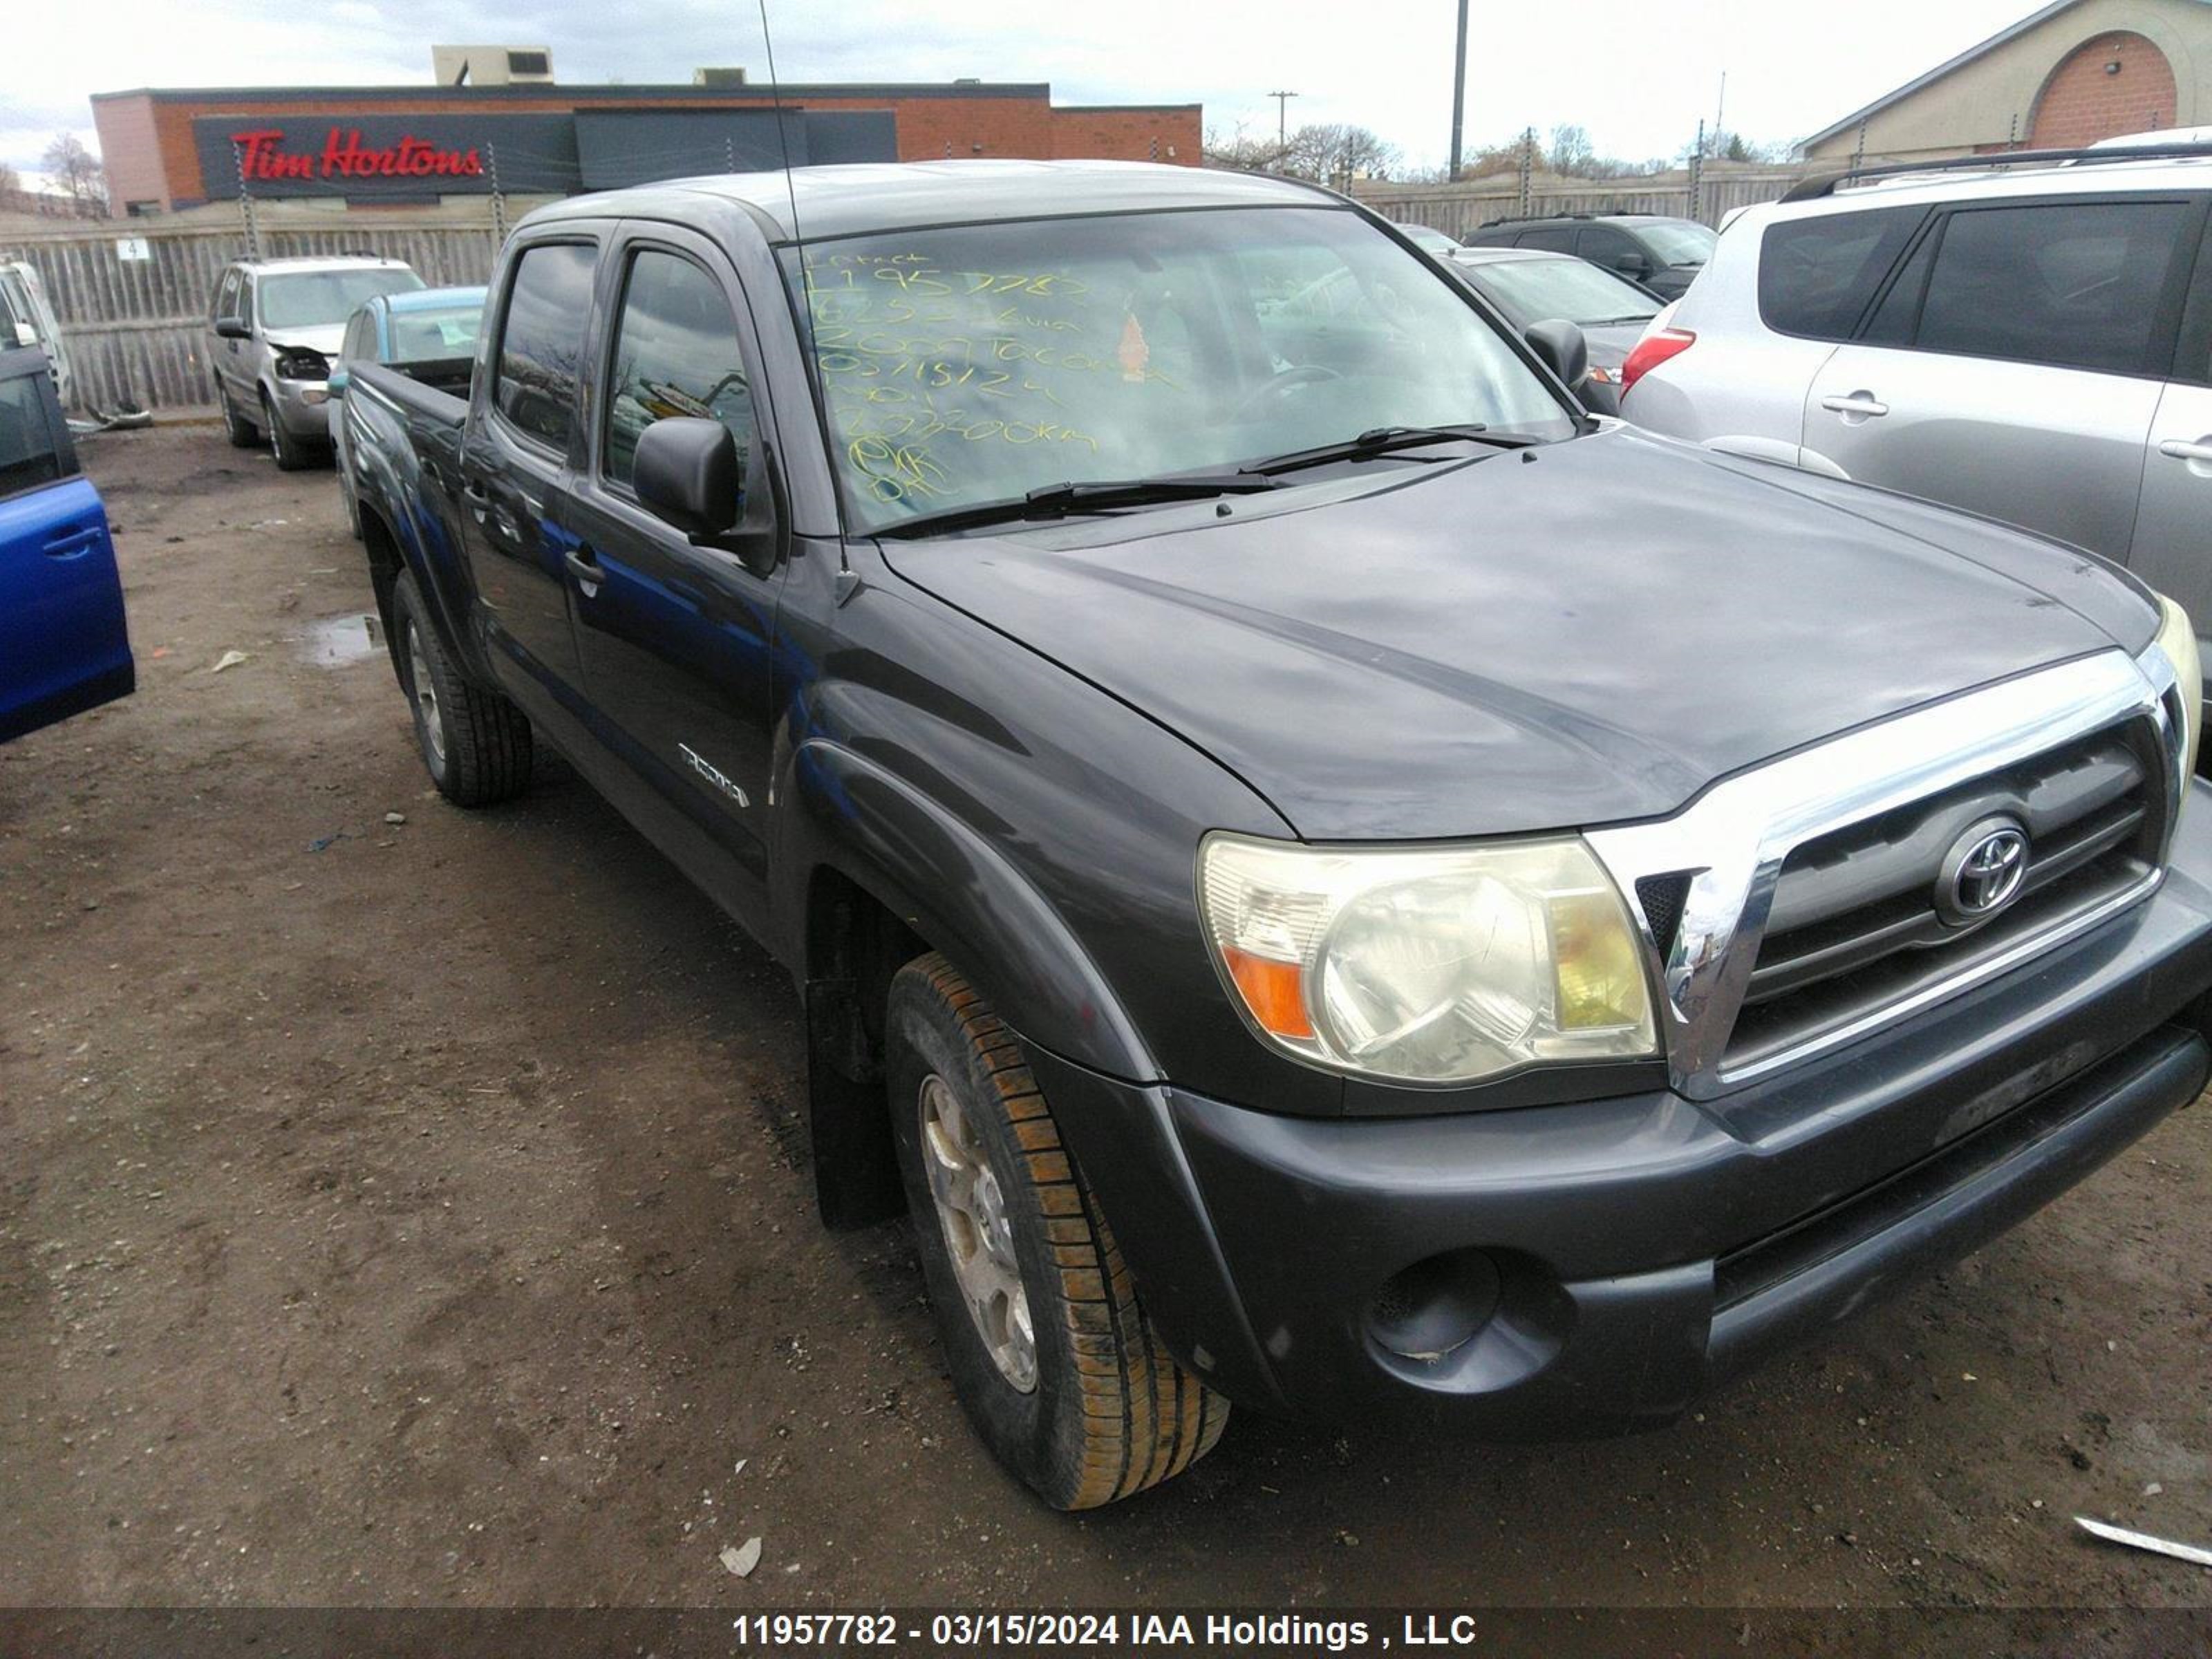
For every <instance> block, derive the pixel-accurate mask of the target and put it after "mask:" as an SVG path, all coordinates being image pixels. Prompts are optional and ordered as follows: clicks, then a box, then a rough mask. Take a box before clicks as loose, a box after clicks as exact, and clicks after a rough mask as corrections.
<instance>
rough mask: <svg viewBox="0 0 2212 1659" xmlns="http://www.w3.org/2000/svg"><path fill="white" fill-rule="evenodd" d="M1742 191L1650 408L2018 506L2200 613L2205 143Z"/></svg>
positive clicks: (1693, 431) (1659, 347)
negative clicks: (2172, 151)
mask: <svg viewBox="0 0 2212 1659" xmlns="http://www.w3.org/2000/svg"><path fill="white" fill-rule="evenodd" d="M2005 160H2006V162H2007V164H2008V165H2006V166H2005V167H2002V170H1995V171H1993V170H1991V166H1990V163H1989V162H1988V161H1985V160H1978V159H1977V160H1970V161H1967V163H1966V165H1965V166H1964V167H1957V166H1954V165H1950V164H1946V165H1944V166H1941V167H1932V168H1923V169H1919V170H1917V171H1915V172H1912V173H1895V174H1887V175H1877V176H1876V177H1875V178H1873V179H1868V180H1866V181H1865V182H1863V183H1858V184H1856V185H1851V184H1844V185H1843V186H1842V187H1838V186H1837V181H1834V180H1818V181H1814V183H1813V184H1812V185H1810V186H1809V188H1808V190H1807V191H1806V192H1805V193H1804V194H1802V196H1801V197H1799V198H1798V199H1796V200H1785V201H1784V202H1782V203H1779V204H1767V205H1764V206H1760V207H1755V208H1752V209H1748V210H1746V211H1745V212H1744V213H1743V214H1742V215H1741V216H1740V217H1738V218H1737V219H1736V220H1735V222H1732V223H1731V224H1730V225H1729V229H1728V233H1727V234H1726V235H1724V236H1723V238H1722V239H1721V245H1720V249H1719V252H1717V254H1716V255H1715V257H1714V260H1713V263H1712V264H1711V266H1710V267H1708V269H1707V270H1706V272H1705V276H1702V277H1701V278H1699V283H1698V285H1697V287H1696V288H1695V289H1692V291H1691V292H1690V294H1689V295H1688V296H1687V297H1686V298H1685V299H1684V300H1683V301H1681V302H1680V304H1679V305H1678V306H1676V307H1674V309H1673V311H1672V313H1670V314H1669V315H1668V316H1666V317H1662V318H1661V319H1656V321H1655V323H1654V325H1653V326H1652V328H1651V330H1650V332H1649V333H1648V334H1647V336H1646V337H1645V339H1644V341H1643V343H1641V344H1639V345H1638V348H1637V349H1636V351H1635V353H1634V354H1633V355H1632V356H1631V358H1630V360H1629V363H1628V366H1627V371H1626V372H1627V376H1628V383H1629V386H1630V388H1631V389H1630V391H1629V392H1628V394H1627V398H1626V404H1625V408H1626V413H1627V414H1628V415H1629V416H1631V417H1632V419H1634V420H1635V421H1636V422H1637V423H1638V424H1639V425H1641V426H1645V427H1649V428H1651V429H1653V430H1654V431H1658V432H1665V433H1670V434H1672V435H1674V436H1676V437H1680V438H1690V439H1695V440H1697V441H1700V442H1702V443H1705V444H1708V445H1710V446H1711V447H1715V448H1719V449H1725V450H1729V451H1733V452H1735V453H1743V454H1752V455H1759V456H1762V457H1765V458H1768V459H1778V460H1783V461H1787V462H1789V463H1790V464H1792V465H1798V466H1802V467H1805V468H1808V469H1809V470H1812V471H1818V472H1821V473H1824V474H1826V475H1827V476H1829V477H1848V478H1853V479H1857V480H1858V481H1859V482H1861V483H1870V484H1879V485H1881V486H1882V487H1884V488H1886V489H1897V490H1902V491H1905V493H1907V494H1910V495H1920V496H1925V497H1927V498H1928V499H1929V500H1931V501H1942V502H1945V503H1947V504H1948V505H1951V506H1954V507H1966V508H1968V509H1970V510H1971V511H1973V512H1976V513H1987V514H1988V515H1990V517H1992V518H1996V519H2002V520H2007V521H2008V522H2010V523H2014V524H2018V525H2023V526H2027V528H2029V529H2032V530H2035V531H2039V532H2041V533H2043V534H2044V535H2046V536H2051V537H2056V538H2058V539H2060V540H2062V541H2065V542H2069V543H2071V544H2074V545H2075V546H2077V547H2083V548H2087V549H2088V550H2090V551H2091V552H2093V553H2101V554H2103V555H2104V556H2106V557H2107V558H2110V559H2113V560H2116V561H2118V562H2120V563H2122V564H2124V565H2126V566H2128V567H2129V568H2130V569H2132V570H2133V571H2134V572H2135V573H2136V574H2137V575H2139V576H2141V577H2142V579H2143V580H2145V581H2146V582H2148V583H2149V584H2150V585H2151V586H2153V587H2155V588H2157V589H2158V590H2160V592H2165V593H2168V594H2171V595H2172V597H2173V598H2175V599H2178V600H2179V601H2180V602H2181V603H2182V605H2184V606H2185V607H2188V608H2190V609H2191V611H2192V613H2193V614H2196V615H2199V616H2203V615H2212V536H2208V533H2207V526H2212V244H2208V242H2207V240H2206V238H2207V234H2208V231H2207V218H2208V215H2212V152H2206V153H2205V154H2204V155H2203V157H2202V158H2201V159H2175V158H2172V157H2144V156H2142V155H2139V154H2138V153H2137V152H2134V151H2130V150H2128V149H2114V150H2112V152H2110V154H2109V155H2107V156H2105V157H2103V158H2101V159H2098V160H2094V161H2091V160H2088V159H2086V153H2072V154H2069V155H2064V156H2062V157H2060V158H2058V159H2057V160H2055V161H2050V162H2045V163H2039V161H2037V159H2036V158H2034V157H2027V159H2025V160H2023V159H2022V157H2021V156H2020V155H2011V156H2008V157H2006V158H2005Z"/></svg>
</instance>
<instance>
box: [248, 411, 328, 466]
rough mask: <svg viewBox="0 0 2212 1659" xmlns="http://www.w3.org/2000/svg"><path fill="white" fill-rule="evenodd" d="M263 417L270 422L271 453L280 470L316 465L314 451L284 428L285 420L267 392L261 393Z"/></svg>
mask: <svg viewBox="0 0 2212 1659" xmlns="http://www.w3.org/2000/svg"><path fill="white" fill-rule="evenodd" d="M261 418H262V419H263V420H264V421H266V422H268V423H269V453H270V454H271V455H274V456H275V457H276V470H277V471H279V472H300V471H305V470H306V469H307V468H308V467H310V466H312V465H314V461H315V457H314V454H313V452H312V451H311V450H309V449H308V447H307V445H306V444H305V443H303V442H301V441H300V440H299V439H297V438H295V437H294V436H293V435H291V434H290V433H289V432H287V431H286V430H285V429H284V422H282V421H280V420H278V419H277V418H276V404H273V403H271V402H270V400H269V394H268V393H267V392H263V393H262V394H261Z"/></svg>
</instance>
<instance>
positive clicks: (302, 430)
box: [270, 380, 331, 443]
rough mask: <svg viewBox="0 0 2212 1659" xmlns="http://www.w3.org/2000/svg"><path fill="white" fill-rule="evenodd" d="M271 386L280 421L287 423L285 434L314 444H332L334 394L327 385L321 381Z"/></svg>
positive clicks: (293, 382) (280, 383)
mask: <svg viewBox="0 0 2212 1659" xmlns="http://www.w3.org/2000/svg"><path fill="white" fill-rule="evenodd" d="M270 388H271V390H270V401H271V402H273V403H274V404H276V418H277V419H278V420H279V421H281V422H283V426H284V430H285V431H287V432H289V433H290V434H291V435H292V436H294V437H295V438H301V439H305V440H307V441H310V442H313V443H328V442H329V441H331V416H330V397H331V391H330V387H329V386H328V385H327V384H325V382H324V381H321V380H272V381H271V382H270Z"/></svg>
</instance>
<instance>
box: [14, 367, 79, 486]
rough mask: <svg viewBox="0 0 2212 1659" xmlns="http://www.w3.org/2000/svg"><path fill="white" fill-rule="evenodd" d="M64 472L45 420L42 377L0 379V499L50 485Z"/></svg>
mask: <svg viewBox="0 0 2212 1659" xmlns="http://www.w3.org/2000/svg"><path fill="white" fill-rule="evenodd" d="M67 470H68V469H67V468H66V467H65V466H64V465H63V457H62V453H61V447H60V446H59V444H58V443H57V442H56V441H55V438H54V428H53V425H52V422H49V421H48V420H47V419H46V375H45V374H44V373H43V372H40V373H36V374H16V375H14V376H11V377H10V378H9V379H7V380H0V496H6V495H19V494H21V492H22V491H24V490H26V489H37V488H38V487H39V486H40V484H50V483H53V482H54V481H55V480H56V479H57V478H58V477H61V476H62V474H63V473H64V471H67Z"/></svg>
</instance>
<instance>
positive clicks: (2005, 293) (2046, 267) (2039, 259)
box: [1913, 202, 2192, 374]
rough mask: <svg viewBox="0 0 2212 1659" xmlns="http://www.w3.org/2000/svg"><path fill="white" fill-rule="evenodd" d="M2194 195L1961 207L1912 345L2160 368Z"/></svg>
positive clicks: (2070, 363) (2065, 364) (2110, 368)
mask: <svg viewBox="0 0 2212 1659" xmlns="http://www.w3.org/2000/svg"><path fill="white" fill-rule="evenodd" d="M2191 212H2192V210H2191V206H2190V204H2187V203H2185V202H2086V203H2072V202H2069V203H2054V204H2048V205H2044V206H2037V207H2016V208H1975V209H1973V210H1970V211H1960V212H1954V213H1953V214H1952V216H1951V217H1950V219H1949V221H1948V222H1947V223H1946V224H1945V225H1944V227H1943V240H1942V243H1941V244H1940V245H1939V246H1937V248H1936V264H1935V269H1934V270H1933V271H1932V272H1931V273H1930V274H1929V279H1928V295H1927V297H1926V299H1925V300H1923V301H1922V302H1921V307H1920V326H1919V330H1918V331H1917V334H1916V335H1915V336H1914V339H1913V343H1914V344H1915V345H1916V346H1917V348H1918V349H1920V350H1923V351H1942V352H1949V353H1953V354H1955V355H1957V356H1969V357H2009V358H2013V359H2015V360H2017V361H2019V362H2032V363H2048V364H2051V365H2052V366H2054V367H2057V368H2089V369H2101V370H2104V371H2106V372H2107V373H2111V374H2142V373H2144V372H2145V371H2146V370H2148V371H2150V372H2153V373H2160V372H2163V370H2164V368H2165V367H2166V361H2167V360H2168V358H2169V356H2170V354H2171V353H2172V349H2173V336H2172V332H2171V330H2172V319H2171V315H2170V313H2166V322H2165V329H2166V333H2165V337H2164V340H2163V343H2162V345H2163V349H2159V350H2157V352H2156V356H2155V360H2154V355H2153V354H2154V347H2157V346H2159V345H2160V340H2159V335H2160V318H2161V307H2160V301H2161V300H2162V299H2163V298H2164V297H2165V295H2166V289H2167V277H2168V275H2169V273H2170V272H2171V271H2172V269H2173V261H2174V259H2175V258H2176V257H2177V255H2179V253H2180V252H2182V251H2183V250H2182V246H2181V244H2182V240H2183V236H2184V232H2185V228H2186V227H2187V225H2188V223H2189V221H2190V217H2191Z"/></svg>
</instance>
